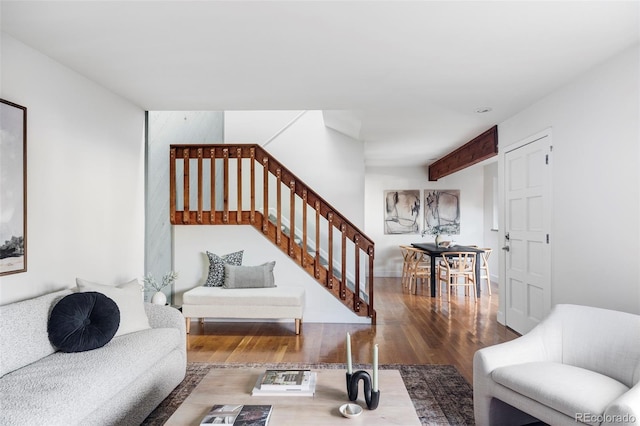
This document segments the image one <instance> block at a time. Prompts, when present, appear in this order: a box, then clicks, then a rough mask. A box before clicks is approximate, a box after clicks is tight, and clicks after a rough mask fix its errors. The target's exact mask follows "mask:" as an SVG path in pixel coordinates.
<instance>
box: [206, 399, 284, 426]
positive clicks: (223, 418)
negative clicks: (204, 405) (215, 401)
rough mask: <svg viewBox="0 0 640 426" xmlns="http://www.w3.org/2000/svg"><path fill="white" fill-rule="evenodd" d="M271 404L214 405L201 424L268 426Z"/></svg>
mask: <svg viewBox="0 0 640 426" xmlns="http://www.w3.org/2000/svg"><path fill="white" fill-rule="evenodd" d="M272 409H273V407H272V406H271V405H237V404H236V405H229V404H226V405H222V404H220V405H214V406H213V407H212V408H211V410H209V412H208V413H207V415H206V416H205V417H204V418H203V419H202V421H201V422H200V426H208V425H233V426H267V425H268V424H269V418H271V410H272Z"/></svg>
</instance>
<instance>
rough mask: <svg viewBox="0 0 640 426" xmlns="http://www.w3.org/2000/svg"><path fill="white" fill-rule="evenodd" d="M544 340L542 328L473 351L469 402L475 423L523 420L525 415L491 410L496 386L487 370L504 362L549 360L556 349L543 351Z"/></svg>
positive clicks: (512, 422) (484, 424)
mask: <svg viewBox="0 0 640 426" xmlns="http://www.w3.org/2000/svg"><path fill="white" fill-rule="evenodd" d="M544 340H545V339H544V336H543V334H542V328H537V329H534V330H532V331H531V332H530V333H529V334H525V335H524V336H521V337H519V338H517V339H515V340H511V341H509V342H505V343H501V344H499V345H495V346H489V347H486V348H482V349H480V350H479V351H477V352H476V353H475V354H474V356H473V400H474V404H473V405H474V414H475V419H476V424H477V425H479V426H496V425H509V424H518V423H515V422H516V421H517V420H518V421H519V420H525V418H523V419H520V418H518V419H515V418H514V417H512V416H511V415H507V416H506V417H505V418H499V416H497V415H496V414H495V413H494V414H492V413H491V412H492V410H494V409H495V405H492V398H493V394H494V393H493V389H494V386H496V385H495V382H494V381H493V379H492V378H491V372H492V371H493V370H495V369H496V368H499V367H504V366H506V365H512V364H519V363H525V362H537V361H549V360H551V359H552V358H554V357H553V355H552V352H556V351H553V350H551V351H549V350H546V349H545V344H544ZM492 407H493V408H492ZM513 415H516V414H513ZM509 417H511V418H509ZM527 420H528V419H527ZM492 422H493V424H492ZM523 424H524V423H523Z"/></svg>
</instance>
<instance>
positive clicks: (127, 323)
mask: <svg viewBox="0 0 640 426" xmlns="http://www.w3.org/2000/svg"><path fill="white" fill-rule="evenodd" d="M76 284H77V285H78V291H80V292H87V291H97V292H98V293H102V294H104V295H105V296H107V297H109V298H111V299H113V301H114V302H116V304H117V305H118V309H120V326H119V327H118V331H117V332H116V335H115V336H116V337H117V336H121V335H123V334H128V333H133V332H135V331H141V330H146V329H149V328H151V326H150V325H149V318H148V317H147V314H146V313H145V310H144V304H143V300H142V286H141V285H140V283H139V282H138V280H136V279H134V280H132V281H129V282H127V283H124V284H120V285H117V286H112V285H104V284H97V283H92V282H89V281H86V280H83V279H80V278H76Z"/></svg>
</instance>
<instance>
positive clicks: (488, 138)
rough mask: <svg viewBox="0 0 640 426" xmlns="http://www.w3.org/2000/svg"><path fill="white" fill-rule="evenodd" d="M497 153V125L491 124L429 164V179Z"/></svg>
mask: <svg viewBox="0 0 640 426" xmlns="http://www.w3.org/2000/svg"><path fill="white" fill-rule="evenodd" d="M497 154H498V126H493V127H492V128H490V129H489V130H487V131H486V132H484V133H482V134H481V135H479V136H477V137H475V138H473V139H472V140H470V141H469V142H467V143H466V144H464V145H462V146H461V147H460V148H458V149H456V150H455V151H453V152H450V153H449V154H447V155H445V156H444V157H442V158H440V159H439V160H437V161H436V162H434V163H432V164H431V165H430V166H429V180H430V181H436V180H438V179H440V178H441V177H445V176H448V175H450V174H452V173H455V172H457V171H460V170H462V169H464V168H467V167H469V166H472V165H474V164H476V163H479V162H481V161H484V160H486V159H487V158H491V157H493V156H495V155H497Z"/></svg>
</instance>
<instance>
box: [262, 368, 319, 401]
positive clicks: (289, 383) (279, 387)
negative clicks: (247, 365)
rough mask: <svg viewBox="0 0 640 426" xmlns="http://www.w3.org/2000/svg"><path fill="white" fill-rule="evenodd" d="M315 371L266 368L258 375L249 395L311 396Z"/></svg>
mask: <svg viewBox="0 0 640 426" xmlns="http://www.w3.org/2000/svg"><path fill="white" fill-rule="evenodd" d="M316 379H317V373H315V372H313V371H310V370H267V371H265V372H264V373H263V374H261V375H260V377H258V381H257V382H256V385H255V386H254V387H253V391H252V392H251V395H254V396H257V395H259V396H313V395H314V394H315V393H316Z"/></svg>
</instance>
